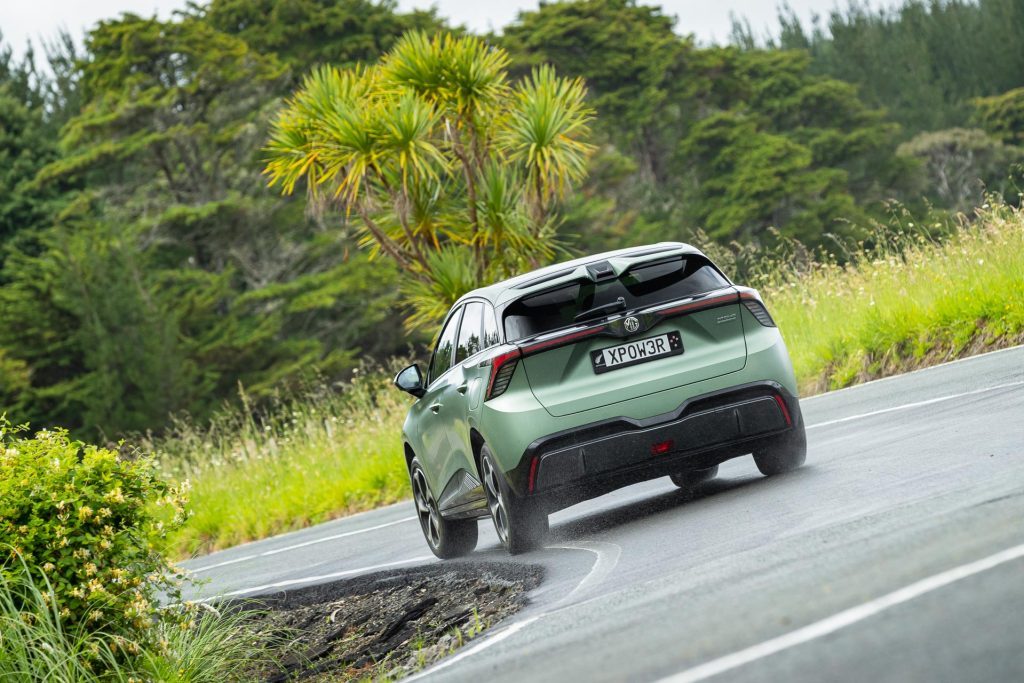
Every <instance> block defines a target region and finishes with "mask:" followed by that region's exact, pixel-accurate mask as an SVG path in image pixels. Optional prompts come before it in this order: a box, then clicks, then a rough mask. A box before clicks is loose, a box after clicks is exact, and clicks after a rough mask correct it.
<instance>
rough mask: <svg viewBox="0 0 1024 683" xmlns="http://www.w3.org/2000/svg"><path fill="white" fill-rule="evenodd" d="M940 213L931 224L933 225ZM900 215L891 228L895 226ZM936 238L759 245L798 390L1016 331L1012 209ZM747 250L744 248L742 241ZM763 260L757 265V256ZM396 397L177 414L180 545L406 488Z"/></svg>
mask: <svg viewBox="0 0 1024 683" xmlns="http://www.w3.org/2000/svg"><path fill="white" fill-rule="evenodd" d="M936 227H938V226H936ZM900 228H902V229H900ZM944 233H945V236H944V237H943V238H942V239H941V240H939V239H937V238H933V237H931V236H930V235H929V234H928V232H927V230H923V229H922V228H921V226H915V225H913V222H912V221H909V219H904V223H903V224H902V225H898V226H896V229H885V230H884V231H882V230H880V232H879V234H878V235H877V236H876V239H875V240H874V246H872V247H871V248H867V247H864V246H860V247H858V248H856V249H854V250H852V253H850V254H849V257H850V258H849V261H848V264H847V265H844V266H839V265H836V264H835V263H834V262H828V261H825V262H820V261H814V260H813V259H811V258H808V257H807V256H806V254H805V255H804V256H803V257H802V258H799V259H793V258H779V257H776V259H775V260H774V261H773V260H771V259H770V258H768V259H766V258H759V259H757V260H758V261H759V263H761V264H762V265H761V266H760V274H759V275H757V276H754V277H753V278H752V279H753V282H752V284H755V285H757V286H758V287H759V288H760V289H761V291H762V293H763V295H764V296H765V299H766V301H767V303H768V306H769V309H770V310H771V312H772V315H773V316H774V317H775V318H776V320H777V321H778V323H779V326H780V328H781V329H782V331H783V334H784V336H785V339H786V342H787V344H788V346H789V351H790V354H791V357H792V359H793V364H794V367H795V370H796V374H797V379H798V381H799V383H800V386H801V389H802V392H803V393H804V394H805V395H806V394H810V393H816V392H820V391H824V390H827V389H831V388H838V387H843V386H847V385H850V384H853V383H856V382H859V381H864V380H867V379H871V378H875V377H880V376H884V375H887V374H893V373H896V372H901V371H904V370H908V369H912V368H916V367H922V366H925V365H929V364H934V363H937V362H942V361H945V360H949V359H952V358H956V357H960V356H964V355H969V354H972V353H976V352H980V351H984V350H987V349H991V348H996V347H999V346H1007V345H1010V344H1013V343H1019V342H1021V341H1024V214H1022V213H1021V212H1019V211H1017V210H1013V209H1011V208H1008V207H1005V206H997V207H994V208H985V209H984V210H982V212H980V213H979V215H978V216H977V217H976V218H975V219H974V220H972V221H970V222H966V221H965V222H964V223H963V224H962V225H960V227H959V228H957V229H956V230H954V231H953V232H952V233H949V232H948V231H944ZM748 258H749V255H748ZM765 264H767V265H765ZM408 403H409V401H408V398H407V397H406V396H404V395H403V394H401V393H400V392H398V391H396V390H395V389H394V388H393V387H391V386H390V382H389V380H388V375H387V374H386V373H383V372H381V371H377V372H373V373H369V374H368V375H366V376H363V377H362V378H360V379H358V380H356V381H355V382H353V383H352V384H350V385H349V386H347V387H345V388H344V389H343V390H342V391H340V392H338V391H329V390H326V389H318V390H316V391H312V392H307V394H306V395H304V396H303V397H300V398H295V399H291V400H282V401H279V402H278V403H277V404H275V405H274V406H272V407H271V408H270V409H269V410H267V411H266V412H264V413H263V414H262V415H261V416H260V419H259V420H255V419H253V418H252V417H251V415H252V414H253V411H252V410H251V408H250V407H249V406H248V405H246V406H245V409H244V410H237V411H227V412H225V413H224V414H222V415H221V416H220V417H219V418H217V419H216V420H214V421H213V423H212V424H210V425H208V426H206V427H204V428H201V429H200V428H198V427H196V426H194V425H190V424H188V423H182V424H180V425H178V427H177V429H176V430H174V431H173V432H172V433H171V434H169V435H168V436H166V437H164V438H162V439H160V440H159V441H156V442H153V443H150V444H143V445H144V446H146V447H148V448H149V449H150V450H153V451H155V452H156V453H157V454H158V455H159V456H160V458H161V461H162V462H164V463H165V464H166V466H167V467H168V468H170V470H171V473H172V474H173V475H174V476H175V477H177V478H179V479H180V478H188V479H189V480H190V481H191V482H192V486H193V488H192V496H191V497H192V508H193V510H194V516H193V517H192V519H191V520H190V521H189V523H188V526H187V528H186V530H185V532H184V533H183V534H182V535H181V536H180V537H179V538H178V539H177V543H178V547H177V550H178V552H179V553H181V554H188V553H192V552H195V551H199V550H201V551H208V550H213V549H216V548H223V547H226V546H230V545H235V544H237V543H240V542H243V541H248V540H252V539H257V538H261V537H264V536H268V535H271V534H275V533H278V532H281V531H286V530H290V529H296V528H300V527H303V526H306V525H309V524H315V523H317V522H321V521H324V520H327V519H330V518H333V517H339V516H342V515H346V514H350V513H353V512H357V511H359V510H365V509H369V508H373V507H377V506H380V505H383V504H386V503H390V502H394V501H397V500H401V499H403V498H405V497H407V496H408V491H409V486H408V481H407V476H406V472H405V464H404V459H403V457H402V446H401V443H400V429H401V423H402V419H403V417H404V414H405V411H406V408H407V406H408Z"/></svg>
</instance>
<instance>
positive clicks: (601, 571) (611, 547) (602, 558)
mask: <svg viewBox="0 0 1024 683" xmlns="http://www.w3.org/2000/svg"><path fill="white" fill-rule="evenodd" d="M547 547H549V548H559V549H563V550H586V551H588V552H592V553H594V554H595V555H597V559H596V560H595V561H594V566H593V567H591V568H590V571H589V572H587V575H586V576H584V577H583V580H582V581H580V582H579V583H578V584H576V587H575V588H573V589H572V590H571V591H570V592H569V594H568V595H566V596H565V597H563V598H561V599H560V600H559V601H558V602H556V603H555V604H554V605H553V607H557V606H558V605H561V604H564V603H566V602H568V601H569V600H570V599H571V598H572V597H573V596H574V595H576V594H577V593H579V592H581V591H583V590H585V589H587V588H589V587H591V586H594V585H596V584H598V583H601V582H602V581H604V580H605V579H606V578H607V577H608V575H609V574H611V572H612V570H613V569H615V565H617V564H618V563H619V557H620V556H621V555H622V547H621V546H618V545H616V544H615V543H607V542H604V541H590V542H577V543H576V545H551V546H547Z"/></svg>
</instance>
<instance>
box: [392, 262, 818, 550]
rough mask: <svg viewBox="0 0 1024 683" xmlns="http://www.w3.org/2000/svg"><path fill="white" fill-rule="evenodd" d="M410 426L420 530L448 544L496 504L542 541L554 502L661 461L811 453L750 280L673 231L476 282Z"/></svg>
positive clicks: (790, 457)
mask: <svg viewBox="0 0 1024 683" xmlns="http://www.w3.org/2000/svg"><path fill="white" fill-rule="evenodd" d="M395 384H396V385H397V386H398V387H399V388H401V389H403V390H404V391H407V392H409V393H410V394H412V395H413V396H415V397H416V398H417V400H416V402H415V403H414V404H413V405H412V407H411V408H410V409H409V415H408V417H407V418H406V421H405V425H404V427H403V432H402V437H403V441H404V443H405V457H406V461H407V464H408V467H409V477H410V479H411V481H412V490H413V497H414V499H415V504H416V510H417V515H418V517H419V520H420V524H421V526H422V528H423V535H424V536H425V537H426V540H427V544H428V545H429V546H430V549H431V551H433V553H434V554H435V555H437V556H438V557H441V558H451V557H457V556H460V555H464V554H466V553H468V552H470V551H471V550H473V548H475V547H476V543H477V520H478V519H480V518H481V517H486V516H490V517H491V518H492V519H493V521H494V527H495V529H496V530H497V532H498V538H499V539H500V540H501V543H502V545H504V546H505V548H506V549H507V550H508V551H509V552H511V553H513V554H515V553H520V552H523V551H526V550H529V549H531V548H534V547H536V546H537V545H538V544H539V543H540V542H541V541H542V540H543V538H544V534H545V533H546V532H547V527H548V514H549V513H551V512H554V511H555V510H559V509H561V508H564V507H568V506H569V505H573V504H575V503H577V502H580V501H582V500H585V499H587V498H592V497H595V496H598V495H602V494H604V493H607V492H609V491H611V490H614V489H616V488H620V487H623V486H627V485H630V484H634V483H636V482H639V481H643V480H646V479H652V478H654V477H661V476H669V477H671V479H672V481H673V482H675V483H676V484H677V485H678V486H680V487H683V488H691V487H695V486H697V485H698V484H700V483H702V482H705V481H707V480H709V479H711V478H712V477H714V476H715V475H716V473H717V471H718V465H719V464H720V463H722V462H724V461H725V460H728V459H730V458H735V457H738V456H741V455H746V454H753V456H754V462H755V463H756V464H757V467H758V469H759V470H760V471H761V472H762V473H763V474H766V475H769V476H770V475H774V474H780V473H783V472H788V471H789V470H792V469H794V468H796V467H799V466H800V465H801V464H803V462H804V459H805V457H806V451H807V440H806V436H805V433H804V424H803V418H802V415H801V412H800V404H799V402H798V400H797V387H796V380H795V378H794V376H793V368H792V365H791V364H790V361H789V355H788V353H787V351H786V346H785V344H784V343H783V341H782V336H781V335H780V334H779V330H778V328H777V327H776V326H775V322H774V321H773V320H772V317H771V316H770V315H769V314H768V311H767V309H766V308H765V306H764V303H763V302H762V301H761V298H760V296H759V295H758V293H757V292H756V291H754V290H752V289H749V288H746V287H741V286H738V285H734V284H732V283H731V282H730V281H729V279H728V278H727V277H726V276H725V275H724V274H723V273H722V271H721V270H719V269H718V267H716V266H715V265H714V264H713V263H712V262H711V261H710V260H709V259H708V258H707V257H706V256H704V254H702V253H701V252H700V251H699V250H697V249H695V248H693V247H691V246H689V245H686V244H681V243H678V242H666V243H660V244H655V245H650V246H645V247H636V248H632V249H622V250H619V251H612V252H607V253H604V254H598V255H595V256H589V257H586V258H581V259H577V260H575V261H570V262H568V263H561V264H558V265H554V266H550V267H547V268H542V269H540V270H537V271H534V272H531V273H527V274H526V275H520V276H518V277H515V278H512V279H510V280H506V281H504V282H499V283H497V284H494V285H491V286H489V287H484V288H481V289H477V290H475V291H472V292H470V293H468V294H466V295H465V296H463V297H462V298H461V299H459V300H458V301H457V302H456V303H455V305H454V306H453V307H452V310H451V311H450V312H449V313H448V315H447V317H446V318H445V321H444V325H443V326H442V327H441V333H440V335H438V341H437V344H436V345H435V348H434V352H433V355H432V357H431V359H430V366H429V367H428V368H427V371H426V374H425V375H424V374H423V372H422V371H421V370H420V368H419V366H417V365H411V366H409V367H407V368H405V369H404V370H402V371H401V372H400V373H398V375H397V376H396V377H395Z"/></svg>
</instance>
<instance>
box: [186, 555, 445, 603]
mask: <svg viewBox="0 0 1024 683" xmlns="http://www.w3.org/2000/svg"><path fill="white" fill-rule="evenodd" d="M432 559H434V556H433V555H421V556H419V557H411V558H409V559H408V560H398V561H397V562H385V563H384V564H375V565H372V566H370V567H359V568H358V569H346V570H344V571H340V572H332V573H330V574H320V575H318V576H304V577H302V578H300V579H288V580H286V581H277V582H275V583H265V584H263V585H262V586H252V587H251V588H240V589H238V590H234V591H229V592H227V593H221V594H220V595H212V596H210V597H208V598H203V599H202V600H197V601H196V602H210V601H212V600H219V599H221V598H230V597H232V596H235V595H245V594H246V593H256V592H258V591H266V590H270V589H272V588H285V587H288V586H296V585H299V584H303V583H317V582H320V581H326V580H328V579H340V578H342V577H345V576H352V575H353V574H367V573H369V572H373V571H377V570H378V569H387V568H388V567H398V566H401V565H403V564H415V563H416V562H425V561H427V560H432Z"/></svg>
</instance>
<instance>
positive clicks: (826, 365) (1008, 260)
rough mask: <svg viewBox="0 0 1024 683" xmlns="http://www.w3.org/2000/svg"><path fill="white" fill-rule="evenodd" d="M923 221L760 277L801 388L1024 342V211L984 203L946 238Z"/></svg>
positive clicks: (854, 379) (846, 382)
mask: <svg viewBox="0 0 1024 683" xmlns="http://www.w3.org/2000/svg"><path fill="white" fill-rule="evenodd" d="M917 227H918V226H914V225H913V224H912V223H911V224H910V225H908V226H907V228H908V230H907V231H905V232H899V231H897V232H895V233H891V234H890V235H889V236H888V238H887V239H886V240H885V241H882V242H881V246H877V247H875V248H874V249H872V250H871V251H866V250H863V249H861V250H859V251H858V252H856V253H854V254H853V259H852V261H851V262H850V263H849V264H848V265H845V266H838V265H835V264H834V263H814V264H811V265H810V266H809V267H807V268H803V269H797V268H789V269H783V270H782V271H780V272H776V273H773V274H767V275H765V276H763V277H762V280H763V284H762V292H763V294H764V296H765V299H766V302H767V304H768V307H769V310H770V311H771V312H772V315H773V316H774V317H775V319H776V321H777V322H778V324H779V327H780V328H781V329H782V332H783V336H784V337H785V339H786V343H787V346H788V347H789V352H790V356H791V358H792V360H793V366H794V369H795V371H796V375H797V379H798V381H799V383H800V386H801V391H802V393H804V394H811V393H817V392H820V391H825V390H828V389H836V388H840V387H845V386H849V385H851V384H854V383H857V382H862V381H866V380H869V379H873V378H877V377H882V376H886V375H891V374H895V373H898V372H904V371H906V370H910V369H914V368H919V367H924V366H927V365H934V364H935V363H940V362H943V361H946V360H951V359H954V358H958V357H962V356H966V355H972V354H975V353H980V352H982V351H985V350H989V349H993V348H999V347H1002V346H1009V345H1012V344H1015V343H1020V342H1022V341H1024V214H1022V213H1021V212H1020V211H1017V210H1013V209H1011V208H1008V207H1005V206H998V207H995V208H986V209H983V210H982V212H981V213H980V214H979V215H978V217H977V219H976V220H974V221H972V222H971V223H970V224H966V223H965V224H963V225H962V226H960V228H958V229H957V230H956V231H955V232H954V233H953V234H951V235H948V236H947V237H945V238H944V239H943V240H942V241H938V240H935V239H932V238H930V237H929V236H928V235H927V234H926V233H925V232H924V231H922V230H920V229H915V228H917Z"/></svg>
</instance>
